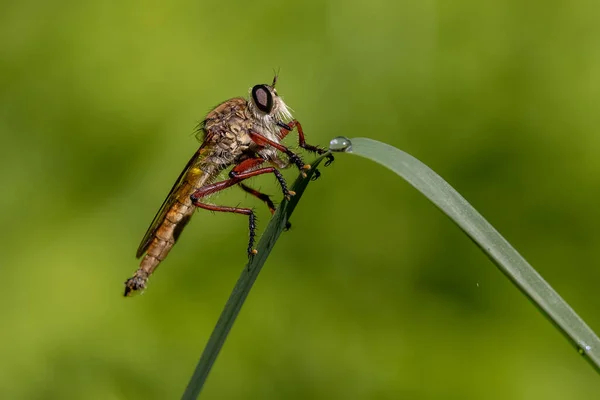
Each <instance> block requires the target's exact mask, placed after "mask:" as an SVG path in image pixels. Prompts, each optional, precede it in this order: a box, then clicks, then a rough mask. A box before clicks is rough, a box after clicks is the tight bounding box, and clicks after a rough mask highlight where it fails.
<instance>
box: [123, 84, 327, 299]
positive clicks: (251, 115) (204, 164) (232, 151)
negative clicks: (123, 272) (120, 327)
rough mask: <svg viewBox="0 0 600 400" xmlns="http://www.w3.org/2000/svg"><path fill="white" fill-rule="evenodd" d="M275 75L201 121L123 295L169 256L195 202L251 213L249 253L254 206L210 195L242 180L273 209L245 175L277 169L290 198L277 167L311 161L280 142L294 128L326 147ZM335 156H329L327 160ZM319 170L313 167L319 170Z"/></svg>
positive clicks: (302, 144)
mask: <svg viewBox="0 0 600 400" xmlns="http://www.w3.org/2000/svg"><path fill="white" fill-rule="evenodd" d="M276 82H277V76H275V78H274V79H273V83H272V84H271V85H267V84H261V85H256V86H254V87H253V88H251V89H250V95H249V99H248V100H247V99H245V98H242V97H236V98H233V99H230V100H227V101H225V102H224V103H221V104H219V105H218V106H217V107H216V108H215V109H213V110H212V111H211V112H210V113H208V115H207V116H206V118H205V119H204V121H202V122H201V123H200V125H199V130H198V131H199V133H200V135H201V136H202V137H203V139H202V145H201V146H200V148H199V149H198V151H196V152H195V153H194V155H193V156H192V158H191V159H190V161H188V163H187V165H186V166H185V168H184V170H183V171H182V172H181V174H180V175H179V178H177V181H175V184H174V185H173V188H172V189H171V192H170V193H169V195H168V196H167V198H166V199H165V201H164V202H163V204H162V206H161V207H160V209H159V210H158V213H157V214H156V216H155V217H154V220H153V221H152V223H151V224H150V227H149V228H148V231H147V232H146V234H145V235H144V238H143V239H142V242H141V243H140V246H139V247H138V250H137V253H136V256H137V258H140V257H142V256H143V259H142V262H141V264H140V267H139V268H138V270H137V271H136V272H135V274H134V275H133V277H131V278H129V279H128V280H127V281H126V282H125V296H128V295H130V294H132V293H133V292H135V291H137V290H141V289H144V288H145V287H146V282H147V281H148V278H149V276H150V275H151V274H152V272H154V270H155V269H156V268H157V267H158V265H159V264H160V262H161V261H163V260H164V259H165V257H166V256H167V254H168V253H169V251H170V250H171V248H172V247H173V245H174V244H175V242H176V241H177V239H178V238H179V235H180V234H181V232H182V231H183V228H185V226H186V224H187V223H188V222H189V221H190V218H191V217H192V214H193V213H194V210H195V209H196V207H199V208H203V209H206V210H211V211H220V212H229V213H236V214H242V215H246V216H248V223H249V230H250V238H249V241H248V250H247V252H248V256H249V257H251V256H252V255H253V254H256V250H255V249H254V239H255V236H256V217H255V215H254V212H253V211H252V209H250V208H240V207H228V206H220V205H214V204H209V203H207V202H206V200H207V199H206V197H207V196H209V195H211V194H214V193H216V192H219V191H221V190H224V189H226V188H228V187H231V186H234V185H238V186H239V187H240V188H242V189H243V190H244V191H246V192H247V193H250V194H251V195H253V196H255V197H257V198H258V199H260V200H262V201H263V202H265V203H266V204H267V206H268V207H269V210H270V211H271V213H274V212H275V206H274V204H273V202H272V201H271V199H270V198H269V196H267V195H266V194H263V193H261V192H259V191H258V190H255V189H253V188H251V187H249V186H247V185H245V184H244V183H242V181H244V180H245V179H248V178H251V177H253V176H257V175H262V174H273V175H275V178H277V181H278V182H279V185H280V186H281V190H282V192H283V196H284V197H286V198H288V199H289V197H290V196H293V195H294V194H295V193H294V192H292V191H290V190H289V189H288V187H287V184H286V182H285V180H284V178H283V176H282V175H281V172H279V170H278V169H279V168H286V167H288V166H290V165H292V164H293V165H296V166H297V167H298V169H299V170H300V171H301V173H303V174H304V175H306V174H305V173H304V171H305V170H308V169H310V165H308V164H304V162H303V161H302V159H301V158H300V156H299V155H297V154H296V153H294V152H292V151H291V150H290V149H288V148H287V147H286V146H284V145H283V144H281V143H280V142H281V140H282V139H283V138H284V137H285V136H286V135H287V134H288V133H290V132H291V131H292V130H293V129H294V128H296V129H297V131H298V142H299V145H300V147H302V148H304V149H306V150H308V151H310V152H313V153H318V154H323V153H325V152H326V151H325V150H324V149H322V148H320V147H318V146H311V145H309V144H307V143H306V142H305V140H304V133H303V131H302V126H301V125H300V123H299V122H298V121H296V120H295V119H293V118H292V115H291V113H290V110H289V108H288V107H287V106H286V104H285V103H284V102H283V99H282V98H281V97H279V95H278V94H277V91H276V90H275V84H276ZM331 161H333V158H332V157H331V156H330V159H329V160H328V163H331ZM229 167H233V168H232V169H231V170H230V172H229V176H228V179H225V180H221V181H217V178H218V177H219V175H220V173H221V172H222V171H223V170H225V169H227V168H229ZM316 172H317V171H315V173H316Z"/></svg>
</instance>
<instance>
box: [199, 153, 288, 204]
mask: <svg viewBox="0 0 600 400" xmlns="http://www.w3.org/2000/svg"><path fill="white" fill-rule="evenodd" d="M264 162H265V160H264V159H262V158H250V159H248V160H245V161H242V162H241V163H239V164H238V165H236V166H235V167H234V168H233V169H232V170H231V172H230V173H229V177H230V179H227V180H225V181H221V182H215V183H212V184H210V185H206V186H202V187H201V188H199V189H198V190H196V191H195V192H194V193H193V194H192V201H193V200H194V199H196V200H197V199H200V198H202V197H205V196H208V195H210V194H213V193H216V192H219V191H221V190H223V189H227V188H228V187H230V186H233V185H236V184H238V183H240V182H241V181H243V180H245V179H248V178H252V177H253V176H257V175H262V174H269V173H272V174H274V175H275V178H277V181H278V182H279V185H280V186H281V190H282V192H283V195H284V196H285V197H286V198H288V199H289V198H290V196H293V195H295V194H296V193H294V192H292V191H290V190H288V188H287V184H286V182H285V179H284V178H283V175H281V172H279V170H278V169H277V168H275V167H264V168H258V169H253V168H256V167H257V166H259V165H261V164H262V163H264Z"/></svg>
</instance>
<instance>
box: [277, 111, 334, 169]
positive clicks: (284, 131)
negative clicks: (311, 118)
mask: <svg viewBox="0 0 600 400" xmlns="http://www.w3.org/2000/svg"><path fill="white" fill-rule="evenodd" d="M280 126H281V130H280V132H279V136H280V137H281V138H282V139H283V138H284V137H286V136H287V135H288V134H289V133H290V132H291V131H292V130H293V129H294V128H296V130H297V131H298V144H299V145H300V147H302V148H303V149H305V150H307V151H310V152H312V153H317V154H325V153H327V150H325V149H323V148H322V147H319V146H313V145H310V144H308V143H306V139H305V138H304V131H303V130H302V125H301V124H300V122H298V121H297V120H295V119H294V120H292V121H290V122H289V123H287V124H283V123H282V124H280ZM333 160H334V157H333V155H332V154H329V155H328V156H327V161H326V162H325V166H326V167H327V166H329V165H330V164H331V163H332V162H333Z"/></svg>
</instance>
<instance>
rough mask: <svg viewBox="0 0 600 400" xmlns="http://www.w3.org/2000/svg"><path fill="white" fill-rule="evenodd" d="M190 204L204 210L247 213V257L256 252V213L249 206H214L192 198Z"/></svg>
mask: <svg viewBox="0 0 600 400" xmlns="http://www.w3.org/2000/svg"><path fill="white" fill-rule="evenodd" d="M192 204H194V205H195V206H196V207H200V208H204V209H205V210H210V211H220V212H230V213H234V214H242V215H247V216H248V228H249V230H250V238H249V240H248V257H251V256H252V255H254V254H256V253H257V251H256V249H254V238H255V237H256V215H254V211H252V210H251V209H250V208H240V207H227V206H216V205H213V204H206V203H200V202H199V201H198V200H193V199H192Z"/></svg>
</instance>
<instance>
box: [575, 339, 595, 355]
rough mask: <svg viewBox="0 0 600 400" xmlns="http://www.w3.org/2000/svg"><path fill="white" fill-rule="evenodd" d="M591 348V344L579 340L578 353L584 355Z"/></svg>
mask: <svg viewBox="0 0 600 400" xmlns="http://www.w3.org/2000/svg"><path fill="white" fill-rule="evenodd" d="M591 350H592V346H590V345H588V344H585V343H584V342H581V343H580V344H579V346H578V351H579V354H581V355H585V354H586V353H589V352H590V351H591Z"/></svg>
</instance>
